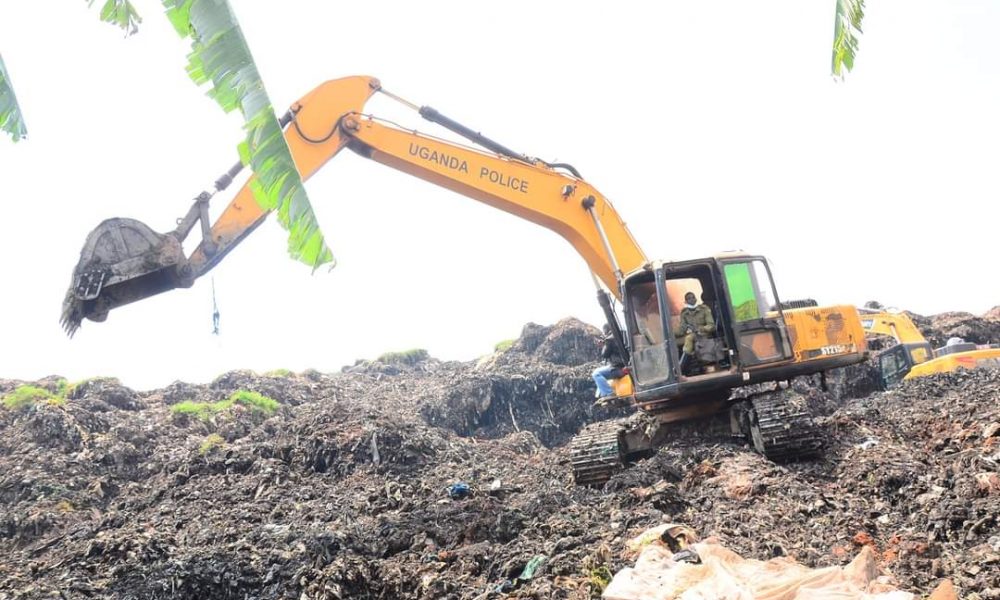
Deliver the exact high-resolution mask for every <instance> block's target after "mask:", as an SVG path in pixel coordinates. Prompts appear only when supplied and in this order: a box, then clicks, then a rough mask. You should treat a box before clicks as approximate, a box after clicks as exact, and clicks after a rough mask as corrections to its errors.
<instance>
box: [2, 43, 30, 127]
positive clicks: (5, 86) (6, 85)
mask: <svg viewBox="0 0 1000 600" xmlns="http://www.w3.org/2000/svg"><path fill="white" fill-rule="evenodd" d="M0 131H3V132H4V133H6V134H8V135H10V137H11V138H13V140H14V141H15V142H17V141H19V140H20V139H21V138H23V137H25V136H26V135H28V130H27V129H26V128H25V126H24V117H22V116H21V107H20V106H18V105H17V96H15V95H14V86H12V85H11V83H10V77H9V76H8V75H7V67H5V66H4V64H3V57H2V56H0Z"/></svg>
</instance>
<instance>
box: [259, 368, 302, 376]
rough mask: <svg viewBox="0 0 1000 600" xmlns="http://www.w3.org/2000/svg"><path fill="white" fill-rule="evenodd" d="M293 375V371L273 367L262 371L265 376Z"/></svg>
mask: <svg viewBox="0 0 1000 600" xmlns="http://www.w3.org/2000/svg"><path fill="white" fill-rule="evenodd" d="M293 375H295V373H293V372H292V371H291V370H289V369H274V370H271V371H268V372H267V373H264V376H265V377H291V376H293Z"/></svg>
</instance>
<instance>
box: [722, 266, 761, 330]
mask: <svg viewBox="0 0 1000 600" xmlns="http://www.w3.org/2000/svg"><path fill="white" fill-rule="evenodd" d="M724 271H725V274H726V285H727V286H728V287H729V299H730V301H731V302H732V303H733V315H735V317H736V320H737V321H749V320H751V319H759V318H761V314H760V309H759V308H758V306H757V295H756V294H755V293H754V285H753V278H752V277H751V275H750V265H749V264H748V263H731V264H728V265H726V266H725V268H724Z"/></svg>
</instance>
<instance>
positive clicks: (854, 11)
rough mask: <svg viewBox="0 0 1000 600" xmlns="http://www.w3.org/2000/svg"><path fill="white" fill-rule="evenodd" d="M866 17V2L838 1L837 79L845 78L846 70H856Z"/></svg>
mask: <svg viewBox="0 0 1000 600" xmlns="http://www.w3.org/2000/svg"><path fill="white" fill-rule="evenodd" d="M864 17H865V0H837V15H836V17H835V18H834V22H833V65H832V66H831V70H832V72H833V75H834V76H835V77H840V78H841V79H843V78H844V75H845V74H846V73H845V69H846V70H847V71H850V70H851V69H853V68H854V57H855V55H857V52H858V35H857V34H859V33H861V21H862V19H864Z"/></svg>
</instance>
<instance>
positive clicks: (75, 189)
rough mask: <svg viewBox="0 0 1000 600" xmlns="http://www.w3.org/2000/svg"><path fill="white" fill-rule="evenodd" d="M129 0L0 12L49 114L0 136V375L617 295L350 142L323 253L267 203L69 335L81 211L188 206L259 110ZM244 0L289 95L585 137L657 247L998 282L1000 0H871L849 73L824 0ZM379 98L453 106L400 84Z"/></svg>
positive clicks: (139, 363) (533, 238)
mask: <svg viewBox="0 0 1000 600" xmlns="http://www.w3.org/2000/svg"><path fill="white" fill-rule="evenodd" d="M98 4H99V3H98ZM135 4H136V6H137V7H138V9H139V10H140V12H141V13H142V15H143V17H144V22H143V24H142V27H141V29H140V32H139V34H138V35H136V36H133V37H132V38H129V39H122V36H121V34H119V33H118V32H117V31H116V30H115V29H113V28H111V27H109V26H107V25H104V24H102V23H99V22H98V20H97V15H96V9H94V10H90V11H88V10H87V9H86V4H85V3H84V2H65V1H62V0H60V1H56V0H34V1H33V2H19V3H15V5H16V6H15V5H12V6H10V7H7V10H6V11H5V12H4V19H2V20H0V53H2V55H3V57H4V60H5V62H6V64H7V68H8V71H9V72H10V75H11V78H12V80H13V82H14V85H15V89H16V91H17V94H18V99H19V102H20V104H21V106H22V109H23V111H24V113H25V117H26V119H27V125H28V130H29V138H28V140H27V141H26V142H23V143H20V144H11V143H0V176H2V178H0V182H2V184H0V194H2V199H3V200H4V202H3V207H4V213H3V217H0V261H2V262H0V281H2V284H0V285H2V290H3V295H2V298H3V300H2V301H3V305H2V308H3V310H2V312H0V377H7V378H21V379H35V378H38V377H42V376H45V375H49V374H60V375H63V376H65V377H67V378H69V379H71V380H76V379H81V378H84V377H89V376H95V375H111V376H117V377H119V378H120V379H122V381H123V382H124V383H125V384H126V385H130V386H132V387H136V388H141V389H146V388H152V387H158V386H162V385H165V384H167V383H170V382H171V381H173V380H176V379H183V380H186V381H194V382H203V381H209V380H211V379H212V378H214V377H215V376H216V375H218V374H220V373H222V372H224V371H226V370H229V369H234V368H250V369H255V370H258V371H263V370H269V369H275V368H289V369H293V370H296V371H298V370H302V369H305V368H310V367H311V368H317V369H319V370H323V371H333V370H337V369H339V368H340V367H341V366H343V365H345V364H350V363H353V362H354V360H355V359H356V358H372V357H374V356H377V355H379V354H381V353H383V352H385V351H390V350H404V349H408V348H414V347H422V348H427V349H428V350H429V351H430V352H431V354H433V355H434V356H437V357H439V358H443V359H461V360H468V359H472V358H475V357H476V356H479V355H482V354H486V353H488V352H490V351H491V350H492V347H493V345H494V344H495V343H496V342H498V341H501V340H503V339H507V338H512V337H516V336H517V335H518V334H519V332H520V329H521V327H522V326H523V325H524V324H525V323H527V322H529V321H534V322H537V323H542V324H550V323H554V322H555V321H557V320H559V319H560V318H563V317H566V316H576V317H578V318H581V319H583V320H586V321H589V322H592V323H598V322H600V318H601V317H600V312H599V310H598V308H597V303H596V302H595V301H594V292H593V284H592V282H591V279H590V277H589V275H588V274H587V269H586V266H585V264H584V263H583V261H582V260H581V259H580V258H579V257H578V256H577V255H576V254H575V253H574V251H573V250H572V249H571V247H570V246H569V244H567V243H566V242H565V241H564V240H563V239H562V238H560V237H559V236H557V235H555V234H554V233H551V232H549V231H547V230H545V229H542V228H540V227H538V226H536V225H533V224H531V223H528V222H526V221H521V220H519V219H516V218H514V217H512V216H509V215H506V214H504V213H501V212H499V211H497V210H495V209H492V208H489V207H486V206H484V205H480V204H478V203H476V202H474V201H472V200H468V199H466V198H464V197H461V196H458V195H456V194H453V193H451V192H448V191H446V190H443V189H440V188H437V187H435V186H433V185H431V184H429V183H426V182H423V181H420V180H418V179H414V178H412V177H410V176H408V175H404V174H400V173H396V172H394V171H392V170H391V169H389V168H388V167H383V166H381V165H378V164H376V163H372V162H370V161H366V160H364V159H361V158H359V157H357V156H355V155H353V154H351V153H349V152H345V153H343V154H342V155H341V156H339V157H338V158H337V159H336V160H334V161H333V162H331V163H329V164H328V165H327V167H326V168H324V169H323V170H322V171H320V172H319V173H318V174H317V175H316V176H314V177H313V178H312V179H311V180H310V181H309V183H308V184H307V189H308V192H309V195H310V198H311V199H312V201H313V204H314V206H315V209H316V211H317V214H318V215H319V218H320V222H321V225H322V226H323V229H324V231H325V233H326V235H327V239H328V241H329V243H330V245H331V247H332V248H333V250H334V254H335V255H336V257H337V258H338V260H339V265H338V266H337V268H336V269H334V270H333V271H332V272H330V273H326V272H325V271H322V272H319V273H317V274H315V275H310V273H309V269H308V268H307V267H305V266H302V265H299V264H298V263H294V262H292V261H291V260H290V259H288V258H287V255H286V253H285V234H284V231H282V230H281V229H280V228H279V227H278V225H277V224H276V223H275V222H273V221H272V222H269V223H267V224H265V226H264V227H262V228H261V229H259V230H258V231H257V232H256V233H255V234H254V235H252V236H251V237H250V238H249V239H248V240H247V241H246V242H244V243H243V244H242V245H241V246H240V247H239V248H238V249H236V250H235V251H234V252H233V253H232V254H231V255H230V256H229V257H227V258H226V260H224V261H223V262H222V263H221V265H220V266H219V267H217V268H216V269H215V270H214V271H213V272H212V273H211V274H210V276H206V277H204V278H203V279H202V280H200V281H199V282H198V283H197V284H196V285H195V286H194V287H193V288H191V289H189V290H176V291H173V292H170V293H168V294H164V295H161V296H158V297H155V298H152V299H148V300H146V301H144V302H141V303H137V304H133V305H130V306H128V307H125V308H121V309H118V310H116V311H114V312H112V313H111V316H110V317H109V319H108V321H107V322H105V323H103V324H95V323H92V322H89V321H85V322H84V324H83V327H82V329H81V330H80V331H79V332H78V333H77V335H76V338H75V339H73V340H72V341H70V340H67V339H66V338H65V336H64V335H63V333H62V331H61V329H60V328H59V324H58V318H59V312H60V305H61V301H62V298H63V294H64V293H65V290H66V286H67V285H68V284H69V281H70V273H71V271H72V269H73V267H74V265H75V264H76V261H77V259H78V258H79V251H80V248H81V247H82V244H83V241H84V239H85V237H86V235H87V233H88V232H89V231H90V230H91V229H92V228H93V227H94V226H96V225H97V224H98V223H99V222H100V221H101V220H103V219H105V218H109V217H113V216H121V217H126V216H127V217H133V218H137V219H139V220H141V221H143V222H145V223H147V224H148V225H150V226H151V227H152V228H153V229H155V230H158V231H167V230H170V229H173V226H174V219H176V218H177V217H180V216H182V215H183V214H184V213H185V212H186V211H187V209H188V207H189V205H190V201H191V199H192V198H193V197H194V196H195V195H196V194H197V193H198V192H199V191H201V190H202V189H204V188H205V187H206V186H208V185H210V184H211V182H212V181H214V179H215V178H216V177H217V176H218V175H219V174H221V173H222V172H223V171H224V170H225V169H226V168H228V167H229V166H230V165H231V164H232V163H233V162H234V161H235V159H236V153H235V147H236V144H237V143H238V142H239V140H240V139H241V135H242V134H241V131H240V121H239V119H238V118H237V117H236V116H227V115H223V113H222V112H221V111H220V110H219V109H218V107H217V106H216V105H215V104H214V103H213V102H212V101H210V100H209V99H207V98H206V97H205V96H204V94H203V91H202V90H199V89H197V88H195V86H194V85H193V84H192V83H191V82H190V80H189V79H187V76H186V74H185V73H184V65H185V62H186V61H185V55H186V51H187V45H186V43H185V42H183V41H181V40H180V39H179V38H177V37H176V35H175V34H174V32H173V30H172V29H171V28H170V26H169V23H168V22H167V20H166V19H165V18H164V17H162V16H161V9H160V4H159V2H155V1H151V0H136V1H135ZM231 4H232V5H233V7H234V9H235V11H236V13H237V16H238V17H239V19H240V21H241V23H242V25H243V29H244V34H245V35H246V37H247V39H248V41H249V44H250V47H251V50H252V51H253V53H254V57H255V59H256V60H257V63H258V66H259V67H260V69H261V71H262V75H263V77H264V81H265V83H266V84H267V87H268V91H269V93H270V96H271V99H272V100H273V101H274V103H275V106H276V107H277V108H278V109H279V112H280V111H282V110H283V109H284V107H287V106H288V105H290V104H291V103H292V102H293V101H295V100H296V99H297V98H298V97H300V96H302V95H303V94H305V93H306V92H308V91H309V90H310V89H312V88H313V87H314V86H315V85H317V84H318V83H320V82H322V81H323V80H326V79H332V78H337V77H342V76H347V75H354V74H369V75H374V76H377V77H379V78H380V79H381V80H382V83H383V85H384V86H385V87H386V89H388V90H390V91H393V92H395V93H397V94H400V95H402V96H404V97H406V98H408V99H410V100H412V101H414V102H417V103H419V104H429V105H431V106H433V107H435V108H437V109H438V110H440V111H442V112H443V113H444V114H446V115H449V116H451V117H453V118H455V119H457V120H459V121H460V122H463V123H464V124H466V125H468V126H470V127H472V128H473V129H476V130H479V131H482V132H483V133H484V134H486V135H488V136H490V137H493V138H494V139H496V140H498V141H500V142H501V143H503V144H505V145H507V146H509V147H512V148H514V149H515V150H518V151H520V152H524V153H526V154H530V155H534V156H539V157H542V158H545V159H547V160H559V161H565V162H570V163H572V164H573V165H575V166H576V167H577V168H578V169H580V171H581V172H582V173H583V175H584V176H585V177H586V178H587V179H588V180H589V181H590V182H591V183H593V184H594V185H595V186H597V188H598V189H600V190H601V191H602V192H603V193H604V194H605V195H607V196H608V197H609V198H610V199H611V201H612V202H613V203H614V204H615V206H616V208H617V209H618V210H619V212H620V213H621V214H622V215H623V216H624V218H625V219H626V221H627V222H628V223H629V226H630V228H631V229H632V232H633V234H634V235H635V236H636V238H637V239H638V240H639V242H640V243H641V244H642V246H643V248H644V249H645V251H646V253H647V254H648V255H649V256H651V257H661V258H665V259H680V258H692V257H696V256H702V255H707V254H711V253H714V252H717V251H721V250H728V249H743V250H746V251H749V252H758V253H762V254H765V255H767V256H768V257H769V258H770V260H771V263H772V269H773V271H774V273H775V277H776V279H777V283H778V287H779V293H780V294H781V295H782V297H784V298H789V299H790V298H799V297H814V298H817V299H819V300H820V301H821V302H823V303H839V302H847V303H862V302H864V301H866V300H869V299H878V300H881V301H882V302H885V303H888V304H892V305H895V306H898V307H901V308H908V309H910V310H914V311H916V312H919V313H924V314H930V313H936V312H941V311H945V310H967V311H971V312H974V313H977V314H981V313H983V312H984V311H986V310H988V309H989V308H990V307H992V306H994V305H996V304H1000V283H998V280H997V278H996V276H995V271H994V269H995V266H994V263H995V261H996V258H997V242H996V233H997V228H998V224H997V223H998V221H997V216H998V210H997V208H996V206H997V205H996V197H997V187H998V185H997V184H998V182H997V177H998V176H997V173H998V170H997V168H996V165H997V164H998V163H1000V146H998V141H997V140H1000V111H998V109H997V107H998V106H1000V37H998V36H997V35H996V30H997V27H998V25H1000V5H998V4H997V3H996V2H992V1H989V0H981V1H974V0H964V1H959V0H951V1H949V2H939V1H929V0H920V1H917V0H905V1H904V0H883V1H880V2H870V3H869V8H868V14H867V16H866V20H865V35H864V37H863V38H862V41H861V53H860V56H859V59H858V64H857V67H856V68H855V70H854V72H853V73H851V74H850V75H849V76H848V79H847V81H846V82H835V81H833V80H832V79H831V77H830V75H829V61H830V45H831V38H832V32H833V12H834V5H835V2H834V0H806V1H803V0H784V1H776V2H768V3H760V2H745V1H741V0H731V1H723V0H719V1H713V2H676V1H672V2H666V1H664V2H657V3H638V2H633V3H629V2H618V3H608V2H590V1H579V0H577V1H572V2H570V1H566V2H555V1H550V2H524V1H520V0H516V1H515V0H508V1H506V2H503V3H495V2H491V3H486V2H468V1H465V2H457V1H456V2H403V1H398V2H375V1H368V2H365V3H361V4H357V5H352V7H351V8H348V7H347V5H344V4H342V3H335V2H323V1H319V0H312V1H310V0H282V2H254V1H250V0H231ZM368 109H369V110H370V111H371V112H373V113H375V114H378V115H382V116H387V117H392V118H393V119H396V120H400V121H405V123H407V124H409V125H411V126H412V127H415V128H418V129H421V130H423V131H429V132H436V133H440V130H437V129H435V126H434V125H432V124H430V123H426V122H423V121H422V120H420V119H419V117H417V116H416V115H411V114H409V113H407V112H406V111H403V110H401V109H400V108H399V107H398V106H397V105H395V104H394V103H392V102H390V101H388V100H387V99H385V98H376V99H375V100H374V101H373V102H371V103H370V104H369V105H368ZM234 189H235V187H234ZM228 199H229V196H228V195H225V196H222V197H217V198H216V200H215V203H214V204H213V210H214V211H215V212H214V214H217V213H218V211H219V210H221V208H222V206H223V205H224V203H225V202H227V201H228ZM946 248H954V251H951V252H948V253H946V252H942V250H943V249H946ZM213 277H214V281H215V288H216V293H217V298H218V303H219V308H220V311H221V314H222V323H221V328H222V335H221V336H218V337H216V336H213V335H211V333H210V332H211V312H212V281H211V279H212V278H213Z"/></svg>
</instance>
